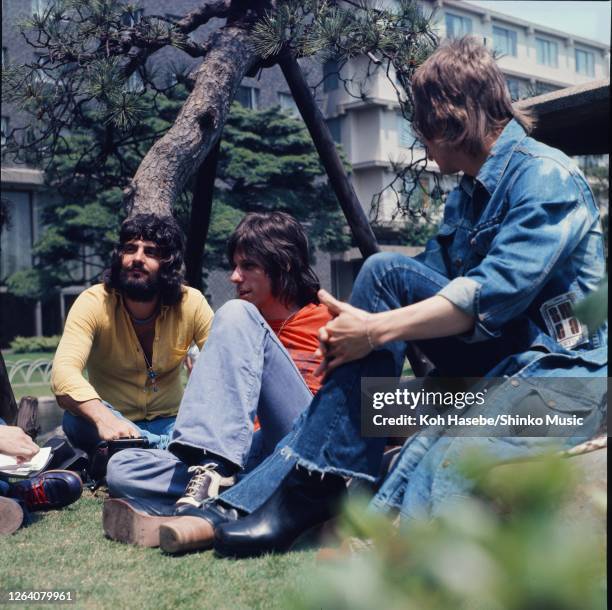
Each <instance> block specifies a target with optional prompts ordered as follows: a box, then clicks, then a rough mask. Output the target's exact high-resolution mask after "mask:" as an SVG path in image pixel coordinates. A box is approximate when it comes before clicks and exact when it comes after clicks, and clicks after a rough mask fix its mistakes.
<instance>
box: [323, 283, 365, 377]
mask: <svg viewBox="0 0 612 610" xmlns="http://www.w3.org/2000/svg"><path fill="white" fill-rule="evenodd" d="M318 297H319V300H320V301H321V303H323V305H327V308H328V309H329V311H330V313H331V314H332V315H333V316H334V319H333V320H330V321H329V322H328V323H327V324H326V325H325V326H323V327H322V328H320V329H319V349H318V350H317V352H316V354H317V355H318V356H322V357H323V362H322V363H321V364H320V365H319V367H318V368H317V370H316V371H315V375H323V374H325V375H327V373H329V372H330V371H332V370H334V369H335V368H337V367H339V366H340V365H342V364H346V363H347V362H351V361H352V360H358V359H359V358H363V357H364V356H367V355H368V354H369V353H370V352H371V351H372V346H371V345H370V341H369V340H368V325H369V324H370V323H371V321H372V318H373V316H374V314H371V313H369V312H367V311H363V310H362V309H357V307H353V306H352V305H349V304H348V303H343V302H342V301H338V300H337V299H335V298H334V297H333V296H332V295H331V294H329V293H328V292H327V291H325V290H319V293H318Z"/></svg>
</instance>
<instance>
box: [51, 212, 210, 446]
mask: <svg viewBox="0 0 612 610" xmlns="http://www.w3.org/2000/svg"><path fill="white" fill-rule="evenodd" d="M182 268H183V236H182V232H181V230H180V228H179V226H178V224H177V223H176V221H175V220H174V219H173V218H172V217H170V216H168V217H157V216H154V215H152V214H139V215H137V216H134V217H133V218H131V219H129V220H126V221H125V222H124V223H123V225H122V226H121V231H120V235H119V244H118V245H117V248H116V249H115V252H114V253H113V256H112V261H111V265H110V268H109V269H108V270H107V271H106V272H105V274H104V282H103V283H102V284H98V285H95V286H92V287H91V288H88V289H87V290H85V291H84V292H83V293H81V294H80V295H79V297H78V298H77V300H76V301H75V302H74V305H73V306H72V307H71V309H70V312H69V314H68V318H67V320H66V326H65V328H64V333H63V335H62V339H61V341H60V343H59V346H58V348H57V352H56V354H55V358H54V360H53V371H52V375H51V388H52V390H53V393H54V394H55V396H56V398H57V402H58V404H59V405H60V407H62V408H63V409H65V410H66V413H65V414H64V420H63V429H64V432H65V434H66V436H67V437H68V439H69V440H70V442H71V443H72V444H73V445H74V446H76V447H79V448H81V449H83V450H85V451H88V452H91V451H92V450H93V449H94V448H95V447H96V445H97V444H98V443H99V442H100V441H103V440H107V441H108V440H114V439H118V438H126V437H132V438H137V437H144V438H145V439H146V440H147V441H148V442H149V446H151V447H157V448H164V447H165V446H166V445H167V444H168V442H169V440H170V435H171V433H172V429H173V427H174V421H175V418H176V414H177V411H178V408H179V404H180V402H181V398H182V395H183V389H182V384H181V379H180V371H181V364H182V362H183V360H184V358H185V355H186V354H187V350H188V349H189V346H190V345H191V343H192V342H195V343H196V344H197V346H198V347H199V348H201V347H202V345H203V344H204V342H205V341H206V338H207V336H208V333H209V330H210V327H211V324H212V318H213V312H212V309H211V308H210V306H209V305H208V303H207V301H206V299H205V298H204V296H203V295H202V293H200V292H199V291H198V290H195V289H193V288H189V287H187V286H184V284H183V273H182ZM85 368H86V369H87V373H88V378H87V379H86V378H85V377H84V375H83V371H84V370H85Z"/></svg>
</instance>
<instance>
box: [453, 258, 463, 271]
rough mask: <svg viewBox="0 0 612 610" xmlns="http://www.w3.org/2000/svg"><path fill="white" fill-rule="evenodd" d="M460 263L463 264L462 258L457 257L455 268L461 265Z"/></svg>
mask: <svg viewBox="0 0 612 610" xmlns="http://www.w3.org/2000/svg"><path fill="white" fill-rule="evenodd" d="M462 264H463V260H462V259H460V258H458V259H457V260H456V261H455V267H457V269H459V267H461V265H462Z"/></svg>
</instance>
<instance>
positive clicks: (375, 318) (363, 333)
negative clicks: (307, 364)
mask: <svg viewBox="0 0 612 610" xmlns="http://www.w3.org/2000/svg"><path fill="white" fill-rule="evenodd" d="M319 299H320V300H321V302H322V303H324V304H325V305H327V307H328V308H329V310H330V311H331V312H332V314H334V315H335V316H336V317H335V318H334V319H333V320H331V322H328V323H327V325H326V326H324V327H323V328H321V329H320V330H319V340H320V345H321V347H320V348H319V352H320V353H321V354H322V355H323V356H324V357H325V360H324V362H323V364H322V365H321V366H320V367H319V368H318V369H317V371H316V373H317V374H319V373H327V372H329V371H331V370H333V369H335V368H336V367H338V366H340V365H341V364H345V363H346V362H351V361H352V360H357V359H358V358H363V357H364V356H366V355H367V354H369V353H370V351H372V349H374V348H376V347H378V346H380V345H383V344H384V343H388V342H389V341H396V340H400V339H401V340H403V341H418V340H422V339H436V338H439V337H450V336H453V335H459V334H462V333H465V332H467V331H469V330H471V329H472V328H473V327H474V317H473V316H471V315H469V314H467V313H465V312H464V311H462V310H461V309H460V308H459V307H457V306H456V305H454V304H453V303H451V302H450V301H449V300H448V299H446V298H444V297H442V296H437V295H436V296H433V297H430V298H428V299H425V300H423V301H420V302H418V303H414V304H413V305H407V306H406V307H401V308H399V309H393V310H391V311H383V312H379V313H370V312H367V311H363V310H361V309H358V308H357V307H353V306H352V305H349V304H348V303H342V302H340V301H338V300H336V299H334V298H333V297H332V296H331V295H330V294H328V293H327V292H325V291H323V290H321V291H319Z"/></svg>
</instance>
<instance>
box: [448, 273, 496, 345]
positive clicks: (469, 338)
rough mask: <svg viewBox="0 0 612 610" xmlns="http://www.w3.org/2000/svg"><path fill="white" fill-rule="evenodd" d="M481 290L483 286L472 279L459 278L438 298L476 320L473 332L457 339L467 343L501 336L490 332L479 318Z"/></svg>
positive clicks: (451, 282) (493, 331)
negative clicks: (442, 298) (448, 302)
mask: <svg viewBox="0 0 612 610" xmlns="http://www.w3.org/2000/svg"><path fill="white" fill-rule="evenodd" d="M480 289H481V285H480V284H479V283H478V282H477V281H475V280H473V279H472V278H470V277H457V278H455V279H454V280H452V281H450V282H449V283H448V284H447V285H446V286H444V288H442V290H440V292H438V296H441V297H444V298H445V299H446V300H447V301H450V302H451V303H452V304H453V305H455V306H456V307H458V308H459V309H461V311H463V312H464V313H466V314H467V315H468V316H471V317H473V318H474V328H473V330H472V331H470V332H467V333H463V334H461V335H457V338H458V339H461V340H462V341H464V342H465V343H477V342H479V341H486V340H488V339H494V338H495V337H499V336H500V335H501V333H500V332H499V331H495V330H489V329H488V328H487V327H486V326H485V325H484V324H483V323H482V322H481V321H480V320H479V319H478V317H477V316H478V297H479V295H480Z"/></svg>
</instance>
